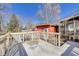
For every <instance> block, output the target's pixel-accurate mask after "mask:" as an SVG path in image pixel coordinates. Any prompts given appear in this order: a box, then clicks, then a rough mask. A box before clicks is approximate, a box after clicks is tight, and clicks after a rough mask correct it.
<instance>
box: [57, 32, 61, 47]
mask: <svg viewBox="0 0 79 59" xmlns="http://www.w3.org/2000/svg"><path fill="white" fill-rule="evenodd" d="M60 44H61V42H60V33H59V34H58V46H60Z"/></svg>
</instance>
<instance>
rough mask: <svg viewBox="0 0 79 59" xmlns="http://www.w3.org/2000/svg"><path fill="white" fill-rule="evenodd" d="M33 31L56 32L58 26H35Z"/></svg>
mask: <svg viewBox="0 0 79 59" xmlns="http://www.w3.org/2000/svg"><path fill="white" fill-rule="evenodd" d="M35 31H38V32H58V26H57V25H52V24H40V25H37V26H36V28H35Z"/></svg>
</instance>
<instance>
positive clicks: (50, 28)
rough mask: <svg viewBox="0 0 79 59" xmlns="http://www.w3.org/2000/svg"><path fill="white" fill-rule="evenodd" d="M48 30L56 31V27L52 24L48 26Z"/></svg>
mask: <svg viewBox="0 0 79 59" xmlns="http://www.w3.org/2000/svg"><path fill="white" fill-rule="evenodd" d="M48 31H49V32H57V29H56V27H54V26H53V27H49V28H48Z"/></svg>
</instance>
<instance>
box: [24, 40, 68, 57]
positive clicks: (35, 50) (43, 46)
mask: <svg viewBox="0 0 79 59" xmlns="http://www.w3.org/2000/svg"><path fill="white" fill-rule="evenodd" d="M32 43H33V41H30V42H29V43H28V42H25V43H23V46H24V48H25V50H26V52H27V54H28V56H60V55H61V54H62V53H64V51H65V50H66V49H67V48H68V47H69V45H67V44H65V45H64V46H61V47H58V46H54V45H52V44H50V43H47V42H45V41H43V40H39V42H38V43H35V44H32Z"/></svg>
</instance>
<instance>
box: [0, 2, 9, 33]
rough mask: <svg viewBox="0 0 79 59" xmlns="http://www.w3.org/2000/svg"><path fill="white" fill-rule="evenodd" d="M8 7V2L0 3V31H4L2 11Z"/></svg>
mask: <svg viewBox="0 0 79 59" xmlns="http://www.w3.org/2000/svg"><path fill="white" fill-rule="evenodd" d="M8 7H9V4H6V3H0V33H3V32H5V31H4V27H5V26H4V22H3V18H4V13H3V12H4V11H5V10H7V9H8Z"/></svg>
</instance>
